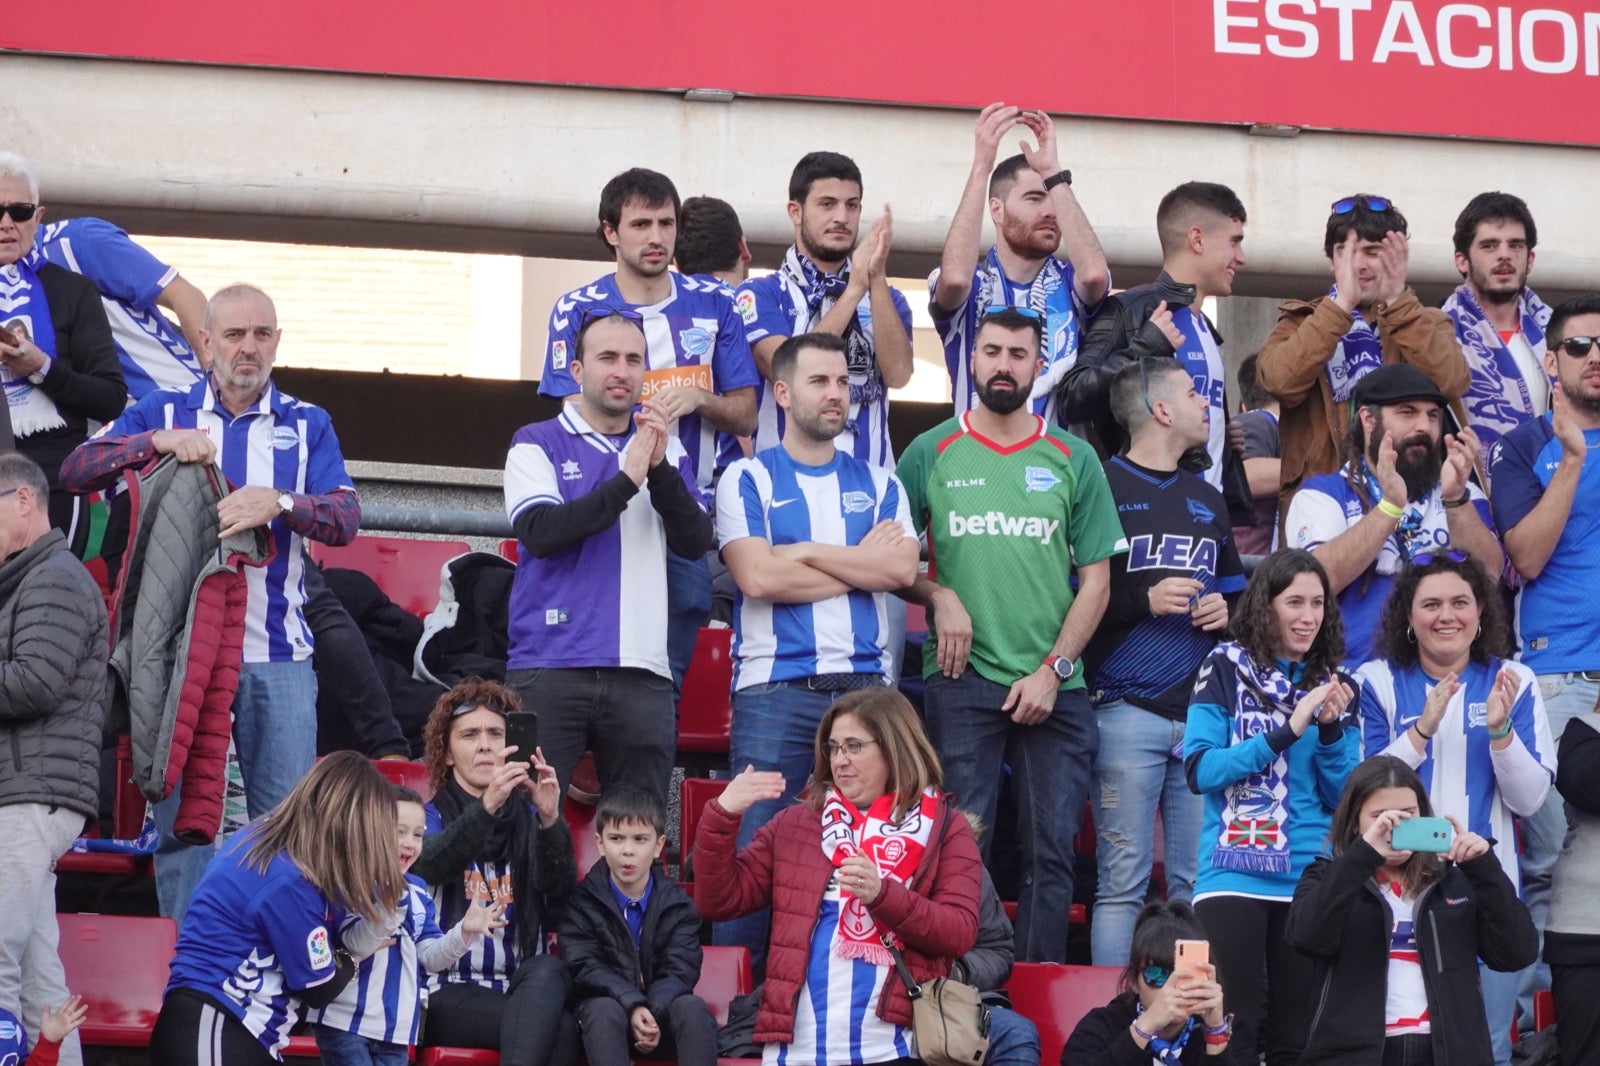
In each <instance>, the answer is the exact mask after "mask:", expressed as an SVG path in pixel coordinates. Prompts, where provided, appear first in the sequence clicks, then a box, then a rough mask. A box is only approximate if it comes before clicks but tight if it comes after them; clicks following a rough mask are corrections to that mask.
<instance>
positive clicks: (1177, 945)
mask: <svg viewBox="0 0 1600 1066" xmlns="http://www.w3.org/2000/svg"><path fill="white" fill-rule="evenodd" d="M1172 956H1173V961H1172V976H1174V977H1200V976H1202V974H1201V972H1200V967H1202V966H1209V965H1211V942H1210V941H1209V940H1178V941H1174V942H1173V947H1172Z"/></svg>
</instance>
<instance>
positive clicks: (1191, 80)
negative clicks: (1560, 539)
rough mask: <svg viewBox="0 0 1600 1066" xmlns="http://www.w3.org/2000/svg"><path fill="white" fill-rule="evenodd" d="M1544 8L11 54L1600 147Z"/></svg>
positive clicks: (81, 42) (977, 16) (95, 38)
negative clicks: (1004, 106)
mask: <svg viewBox="0 0 1600 1066" xmlns="http://www.w3.org/2000/svg"><path fill="white" fill-rule="evenodd" d="M1585 2H1587V3H1589V4H1591V5H1592V6H1594V8H1595V10H1593V11H1588V10H1584V8H1583V5H1584V3H1585ZM1539 3H1540V0H1496V3H1494V4H1492V5H1491V4H1490V3H1487V2H1476V3H1458V2H1443V0H1112V2H1109V3H1108V2H1105V0H1055V2H1054V3H1052V4H1045V5H1038V6H1037V7H1035V8H1033V9H1028V8H1018V7H1008V6H1006V5H1003V4H1000V5H996V4H991V3H982V2H978V3H973V2H970V0H918V2H914V3H913V2H907V0H868V2H867V3H862V4H854V5H851V6H850V7H849V8H848V9H847V13H837V12H835V11H833V10H832V9H828V8H825V7H824V8H818V7H816V6H815V5H812V4H802V3H797V2H795V0H746V2H744V3H740V4H729V3H718V4H710V3H707V4H694V3H689V2H687V0H610V2H601V3H594V4H586V3H552V2H549V0H544V2H541V3H530V2H529V0H478V2H476V3H471V2H468V3H463V2H461V0H406V2H404V3H395V2H393V0H388V2H383V0H339V2H337V3H330V2H328V0H251V2H244V0H220V2H217V3H210V4H196V3H194V2H193V0H142V2H140V3H137V4H131V3H130V4H108V3H105V2H104V0H49V2H48V3H43V4H36V5H33V6H31V7H30V8H29V9H28V12H27V17H26V18H13V19H6V20H4V21H3V24H0V48H11V49H18V50H23V51H30V52H46V53H66V54H77V55H92V56H113V57H130V58H138V59H154V60H170V61H178V62H194V63H221V64H236V65H246V66H267V67H298V68H307V69H316V70H334V71H352V72H364V73H375V74H400V75H416V76H422V77H437V78H472V79H488V80H495V81H511V82H526V83H544V84H570V85H593V86H613V87H621V88H641V89H673V90H681V89H693V88H707V89H729V90H733V91H735V92H738V93H743V94H752V95H758V96H779V97H813V98H826V99H843V100H868V101H883V102H894V103H908V104H924V105H936V106H957V107H978V106H981V105H983V104H985V103H988V102H989V101H991V100H998V99H1003V100H1006V101H1008V102H1015V103H1020V104H1023V105H1025V106H1029V107H1040V108H1044V109H1046V110H1049V111H1053V112H1057V113H1065V114H1078V115H1095V116H1118V117H1128V118H1149V119H1169V120H1176V121H1183V122H1220V123H1272V124H1283V125H1291V126H1309V127H1317V128H1329V129H1342V130H1372V131H1382V132H1396V133H1417V134H1430V135H1445V136H1463V137H1478V138H1491V139H1500V140H1513V141H1546V142H1557V143H1571V144H1586V145H1600V107H1597V106H1595V105H1596V103H1597V101H1600V0H1543V4H1544V6H1537V5H1538V4H1539Z"/></svg>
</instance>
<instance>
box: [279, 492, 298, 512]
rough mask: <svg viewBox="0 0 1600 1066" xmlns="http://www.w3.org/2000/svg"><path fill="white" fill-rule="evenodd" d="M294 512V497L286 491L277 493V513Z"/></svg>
mask: <svg viewBox="0 0 1600 1066" xmlns="http://www.w3.org/2000/svg"><path fill="white" fill-rule="evenodd" d="M293 513H294V497H293V496H291V495H289V494H288V493H287V492H280V493H278V514H279V515H280V516H288V515H291V514H293Z"/></svg>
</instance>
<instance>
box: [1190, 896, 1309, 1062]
mask: <svg viewBox="0 0 1600 1066" xmlns="http://www.w3.org/2000/svg"><path fill="white" fill-rule="evenodd" d="M1194 911H1195V917H1197V918H1199V919H1200V924H1201V926H1203V927H1204V928H1205V931H1206V937H1207V938H1208V939H1209V940H1210V941H1211V961H1212V963H1214V964H1215V965H1216V967H1217V980H1218V981H1219V982H1221V984H1222V998H1223V1005H1224V1009H1226V1010H1228V1011H1229V1012H1231V1013H1232V1014H1233V1042H1232V1044H1231V1045H1230V1046H1229V1048H1228V1053H1229V1054H1230V1055H1231V1056H1232V1057H1233V1061H1235V1062H1249V1063H1254V1062H1256V1060H1257V1055H1258V1054H1259V1053H1261V1052H1265V1054H1266V1056H1267V1066H1293V1064H1294V1063H1297V1062H1299V1061H1300V1053H1301V1051H1302V1050H1303V1049H1304V1047H1305V1041H1306V1035H1307V1032H1308V1031H1309V1029H1310V1027H1311V1015H1312V1012H1313V1010H1314V1009H1315V1004H1314V1003H1313V997H1314V995H1315V992H1316V969H1315V965H1314V964H1313V962H1312V961H1311V959H1310V958H1309V957H1308V956H1305V955H1302V954H1300V952H1298V951H1296V950H1295V949H1294V948H1292V947H1290V946H1289V943H1288V941H1286V940H1285V939H1284V937H1283V926H1284V922H1285V920H1286V919H1287V918H1288V916H1289V901H1288V900H1281V901H1279V900H1265V899H1250V898H1248V897H1246V896H1212V897H1211V898H1209V899H1205V900H1202V901H1201V902H1199V903H1197V904H1195V908H1194ZM1263 975H1264V977H1265V989H1263V984H1262V982H1263Z"/></svg>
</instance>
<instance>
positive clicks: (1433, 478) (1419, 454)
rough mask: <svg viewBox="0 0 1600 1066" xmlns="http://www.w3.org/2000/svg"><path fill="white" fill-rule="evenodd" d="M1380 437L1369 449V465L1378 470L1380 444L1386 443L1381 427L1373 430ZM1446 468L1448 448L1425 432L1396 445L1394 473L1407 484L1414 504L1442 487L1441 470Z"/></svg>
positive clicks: (1407, 495)
mask: <svg viewBox="0 0 1600 1066" xmlns="http://www.w3.org/2000/svg"><path fill="white" fill-rule="evenodd" d="M1373 436H1374V437H1375V438H1376V440H1375V441H1374V443H1372V444H1370V445H1369V446H1368V447H1367V463H1368V465H1369V466H1371V467H1372V469H1374V470H1376V469H1377V468H1378V444H1379V443H1380V442H1382V440H1383V430H1382V427H1381V426H1379V427H1377V428H1376V429H1374V431H1373ZM1443 468H1444V446H1443V445H1442V444H1440V443H1439V442H1438V441H1436V440H1434V439H1433V438H1432V437H1430V436H1428V435H1427V434H1425V433H1418V434H1416V435H1415V436H1411V437H1407V438H1406V439H1405V440H1403V441H1401V442H1400V443H1399V444H1397V445H1395V454H1394V472H1395V473H1397V474H1399V475H1400V479H1401V480H1402V481H1404V482H1405V483H1406V498H1407V499H1408V500H1411V501H1413V502H1415V501H1417V500H1420V499H1422V498H1423V497H1424V496H1426V495H1428V493H1430V492H1432V491H1433V490H1434V489H1436V488H1438V487H1439V471H1440V470H1442V469H1443Z"/></svg>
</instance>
